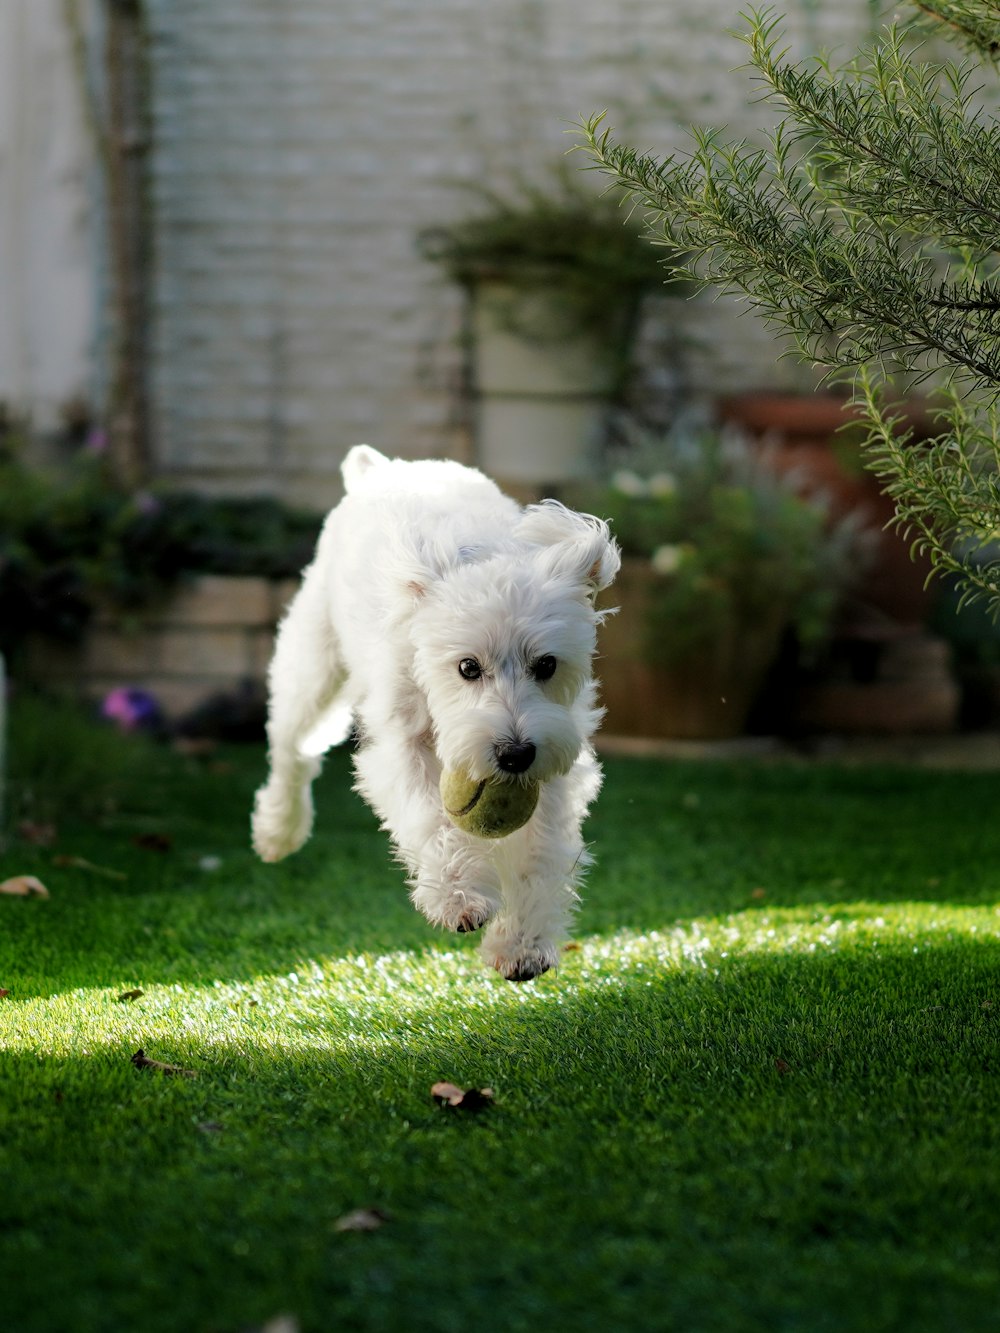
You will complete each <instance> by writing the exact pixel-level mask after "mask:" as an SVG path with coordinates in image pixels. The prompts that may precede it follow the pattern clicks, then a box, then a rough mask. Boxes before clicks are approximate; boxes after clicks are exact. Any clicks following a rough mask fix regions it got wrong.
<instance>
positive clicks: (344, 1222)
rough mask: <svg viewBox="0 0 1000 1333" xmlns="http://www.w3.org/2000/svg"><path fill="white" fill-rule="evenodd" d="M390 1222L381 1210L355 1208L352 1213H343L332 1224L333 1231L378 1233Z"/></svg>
mask: <svg viewBox="0 0 1000 1333" xmlns="http://www.w3.org/2000/svg"><path fill="white" fill-rule="evenodd" d="M389 1220H390V1215H389V1214H388V1213H387V1212H385V1211H384V1210H383V1209H381V1208H355V1210H354V1212H353V1213H345V1214H344V1216H343V1217H338V1218H337V1220H336V1222H334V1224H333V1229H334V1231H378V1229H379V1227H381V1226H384V1225H385V1223H386V1222H388V1221H389Z"/></svg>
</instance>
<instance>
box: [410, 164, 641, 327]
mask: <svg viewBox="0 0 1000 1333" xmlns="http://www.w3.org/2000/svg"><path fill="white" fill-rule="evenodd" d="M477 195H478V196H479V197H480V198H481V199H482V202H483V204H484V205H486V208H485V209H484V210H483V211H481V212H479V213H476V214H474V215H473V216H471V217H468V218H466V219H464V220H462V221H459V222H454V223H450V224H448V225H447V226H441V227H434V228H430V229H428V230H427V231H425V232H424V233H423V234H422V235H421V237H420V248H421V250H422V253H423V254H424V255H425V256H426V257H427V258H428V259H431V260H434V261H435V262H436V263H439V264H441V265H442V266H443V268H444V269H445V271H446V273H447V274H448V275H449V277H451V278H452V279H453V280H454V281H456V282H458V283H461V284H462V285H463V286H466V287H474V286H475V285H476V284H477V283H478V282H481V281H483V280H486V279H500V280H502V281H504V282H506V283H509V284H511V285H512V286H516V287H528V288H534V287H536V286H538V285H540V284H543V285H544V284H552V283H555V284H557V285H558V286H560V287H561V288H562V289H563V290H564V291H565V293H566V294H567V297H568V298H569V300H570V301H571V303H572V306H573V309H574V312H575V314H576V317H577V319H578V320H579V321H580V322H582V323H583V324H590V325H594V324H598V325H600V324H602V323H603V322H606V321H607V319H608V315H609V311H610V310H613V309H616V308H618V307H619V306H622V305H624V306H628V305H630V304H634V302H635V301H636V300H637V298H638V297H639V296H640V295H641V294H642V292H643V291H645V290H647V289H648V288H650V287H654V286H657V287H662V286H663V283H664V281H665V276H666V275H665V274H664V272H663V268H662V265H661V263H660V259H659V257H658V255H657V251H656V249H655V247H654V246H653V245H652V243H651V242H650V240H649V239H648V238H646V237H644V236H643V235H642V234H641V229H640V227H639V226H638V225H637V224H636V223H635V222H634V221H633V220H632V219H631V218H630V216H629V215H628V212H627V211H626V210H623V208H622V207H621V200H620V199H619V200H618V202H615V200H613V199H611V198H609V197H607V196H604V197H600V196H598V197H594V196H593V195H592V194H590V193H583V192H581V191H580V190H579V188H573V187H572V186H571V185H570V184H568V183H567V181H566V179H565V178H564V177H563V178H559V179H558V180H557V182H556V184H555V186H554V187H553V189H551V190H543V189H541V188H537V187H535V188H533V187H531V186H523V187H522V188H521V189H520V191H519V192H517V193H516V194H514V195H513V196H512V197H509V198H507V197H503V196H501V195H498V194H494V193H492V192H490V191H486V190H483V191H477Z"/></svg>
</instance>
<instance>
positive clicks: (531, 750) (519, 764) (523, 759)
mask: <svg viewBox="0 0 1000 1333" xmlns="http://www.w3.org/2000/svg"><path fill="white" fill-rule="evenodd" d="M493 753H494V754H495V755H496V761H497V768H499V769H500V771H501V772H503V773H527V771H528V769H529V768H530V767H531V765H532V764H533V763H534V762H535V747H534V746H533V745H532V744H531V742H530V741H528V742H525V743H522V742H520V741H504V742H502V743H500V744H498V745H494V747H493Z"/></svg>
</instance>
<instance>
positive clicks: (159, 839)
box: [132, 833, 174, 852]
mask: <svg viewBox="0 0 1000 1333" xmlns="http://www.w3.org/2000/svg"><path fill="white" fill-rule="evenodd" d="M132 841H133V842H134V843H135V845H136V847H141V848H142V849H143V851H146V852H169V851H170V849H171V847H173V845H174V842H173V839H172V838H171V836H170V834H169V833H138V834H136V836H135V837H134V838H133V839H132Z"/></svg>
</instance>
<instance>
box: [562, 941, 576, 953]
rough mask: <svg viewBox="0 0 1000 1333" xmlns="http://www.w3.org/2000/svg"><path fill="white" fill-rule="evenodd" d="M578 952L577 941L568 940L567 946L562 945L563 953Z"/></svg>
mask: <svg viewBox="0 0 1000 1333" xmlns="http://www.w3.org/2000/svg"><path fill="white" fill-rule="evenodd" d="M579 950H580V945H579V943H578V941H577V940H570V942H569V944H564V945H563V947H562V951H563V953H578V952H579Z"/></svg>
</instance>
